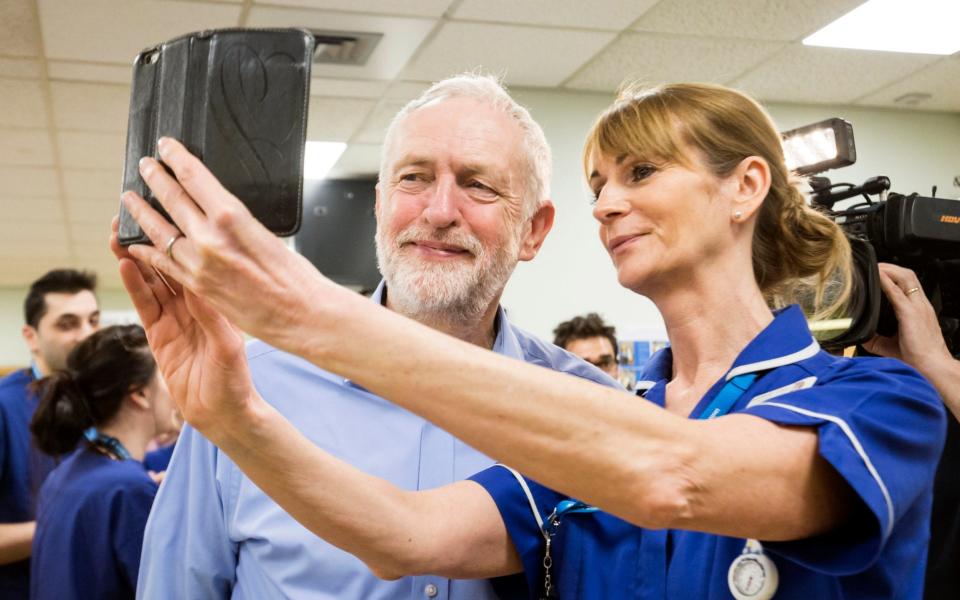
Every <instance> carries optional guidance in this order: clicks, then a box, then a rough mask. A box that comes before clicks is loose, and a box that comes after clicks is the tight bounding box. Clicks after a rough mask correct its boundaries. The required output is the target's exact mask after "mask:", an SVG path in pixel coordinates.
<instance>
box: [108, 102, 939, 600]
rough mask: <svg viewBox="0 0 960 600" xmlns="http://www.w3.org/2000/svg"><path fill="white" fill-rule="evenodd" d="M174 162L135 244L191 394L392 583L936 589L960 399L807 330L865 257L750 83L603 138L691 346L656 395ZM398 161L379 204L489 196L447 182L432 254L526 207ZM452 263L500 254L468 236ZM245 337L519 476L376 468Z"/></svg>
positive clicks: (629, 225) (294, 502)
mask: <svg viewBox="0 0 960 600" xmlns="http://www.w3.org/2000/svg"><path fill="white" fill-rule="evenodd" d="M159 154H160V157H161V159H162V160H163V161H164V163H165V165H166V166H167V167H169V168H170V169H171V171H172V173H173V176H171V175H170V174H169V173H168V171H166V170H165V169H163V168H160V165H159V163H158V162H157V161H156V160H154V159H152V158H144V159H143V160H142V161H141V173H142V174H143V175H144V177H145V179H146V181H147V183H148V184H149V185H150V187H151V188H152V190H153V192H154V194H155V195H156V197H157V198H159V199H160V201H161V203H162V204H163V206H164V208H165V209H166V211H167V212H168V213H169V214H170V215H171V216H172V217H173V219H174V221H175V224H171V223H168V222H167V221H165V220H164V219H163V218H162V217H161V216H160V214H159V213H157V212H156V211H154V210H153V209H151V208H150V207H149V205H148V204H146V203H145V202H144V201H143V199H142V198H140V197H139V196H137V195H136V194H134V193H132V192H128V193H127V194H126V195H125V196H124V199H123V201H124V203H125V204H126V206H127V207H128V208H129V209H130V211H131V213H132V214H133V215H134V217H135V218H136V219H137V220H138V221H139V222H140V224H141V225H142V226H143V228H144V230H145V231H148V232H149V235H150V237H151V239H152V242H153V246H132V247H130V248H129V249H121V248H120V247H119V246H117V245H116V242H115V240H114V244H113V247H114V252H115V253H116V254H117V256H118V257H119V259H120V269H121V275H122V277H123V280H124V284H125V285H126V287H127V289H128V291H129V292H130V295H131V297H132V298H133V300H134V304H135V305H136V307H137V310H138V311H139V314H140V315H141V318H142V319H143V322H144V324H145V327H146V328H147V330H148V331H149V332H150V340H151V344H152V347H153V350H154V352H155V354H156V355H157V356H158V357H160V359H159V360H160V368H161V370H162V371H163V373H164V376H165V378H166V379H167V381H168V383H170V386H171V392H172V395H173V396H174V398H175V400H176V402H177V403H178V405H179V406H180V407H181V409H182V410H183V412H184V416H185V417H186V419H187V420H188V421H190V422H191V423H193V424H194V426H196V428H197V429H198V430H200V431H201V432H202V433H203V434H204V435H205V436H207V437H208V438H209V439H210V440H211V441H213V442H214V443H216V444H217V445H218V446H220V447H221V448H222V449H223V450H224V451H225V452H226V453H227V454H228V455H229V456H230V457H231V458H232V459H233V460H234V461H235V462H236V464H237V465H238V466H239V467H240V468H241V469H243V470H244V471H245V472H246V473H247V475H249V476H250V478H251V479H252V480H253V481H254V482H255V483H256V484H257V485H258V486H259V487H260V488H261V489H263V490H264V491H265V492H266V493H268V494H269V495H271V496H272V497H273V498H274V499H275V500H276V501H277V502H278V503H280V504H281V505H282V506H283V507H284V508H285V509H287V510H288V511H289V512H290V513H291V514H292V515H293V516H294V517H295V518H297V519H298V520H300V521H301V522H302V523H303V524H304V525H305V526H307V527H308V528H310V529H311V530H312V531H314V532H315V533H317V534H318V535H320V536H321V537H323V538H324V539H326V540H327V541H329V542H331V543H333V544H334V545H337V546H339V547H341V548H344V549H346V550H348V551H350V552H352V553H354V554H355V555H356V556H358V557H359V558H360V559H361V560H363V561H364V562H366V563H367V564H368V565H369V566H370V567H371V569H373V571H374V572H375V573H377V574H378V575H380V576H382V577H385V578H395V577H399V576H401V575H405V574H419V573H435V574H440V575H444V576H448V577H458V578H465V577H491V576H496V575H505V574H510V573H518V572H523V573H524V574H525V576H526V580H527V586H528V593H529V597H530V598H541V597H559V598H708V599H713V598H717V599H719V598H724V599H726V598H731V597H733V598H738V599H743V598H751V599H760V598H771V597H774V595H775V596H776V598H781V599H789V598H796V599H809V598H920V597H922V591H923V590H922V588H923V573H924V566H925V563H926V547H927V541H928V539H929V530H928V525H929V518H930V503H931V485H932V481H933V474H934V471H935V469H936V464H937V458H938V456H939V453H940V449H941V447H942V445H943V439H944V427H945V413H944V409H943V406H942V403H941V401H940V399H939V398H938V396H937V393H936V392H935V391H934V389H933V388H932V387H931V386H930V385H929V384H928V383H927V382H926V380H924V379H923V377H922V376H921V375H920V374H919V373H918V372H917V371H915V370H914V369H912V368H911V367H908V366H907V365H905V364H904V363H902V362H900V361H898V360H894V359H888V358H843V357H835V356H832V355H830V354H828V353H826V352H824V351H823V350H821V348H820V346H819V345H818V343H817V341H816V339H815V338H814V337H813V336H812V335H811V333H810V330H809V329H808V327H807V318H809V317H813V318H823V317H831V316H833V315H836V314H837V313H839V312H840V309H841V308H842V307H843V306H844V305H845V304H846V302H847V301H848V299H849V297H850V293H851V292H850V289H851V273H850V272H851V262H850V246H849V243H848V242H847V239H846V237H845V236H844V234H843V233H842V231H841V230H840V229H839V227H838V226H837V225H836V224H835V223H834V222H833V221H831V220H830V219H828V218H827V217H825V216H824V215H822V214H820V213H818V212H816V211H814V210H812V209H811V208H810V207H809V206H808V205H807V204H806V202H805V200H804V197H803V196H802V194H801V193H800V191H799V190H798V188H797V187H796V185H795V182H794V181H793V178H792V176H791V174H790V172H789V171H788V169H787V167H786V165H785V162H784V156H783V150H782V147H781V142H780V137H779V134H778V133H777V130H776V128H775V127H774V125H773V123H772V121H771V120H770V118H769V116H768V115H767V114H766V113H765V112H764V110H763V109H762V108H761V107H760V106H759V105H758V104H757V103H756V102H754V101H753V100H751V99H750V98H748V97H746V96H745V95H743V94H741V93H739V92H736V91H734V90H731V89H728V88H724V87H720V86H712V85H702V84H673V85H665V86H661V87H656V88H652V89H646V90H641V89H628V90H627V91H625V92H624V93H623V95H622V96H621V97H620V98H619V99H618V100H617V101H616V102H615V103H614V104H613V105H612V106H611V107H610V108H609V109H608V110H607V111H605V112H604V113H603V114H602V115H601V116H600V117H599V119H598V121H597V122H596V124H595V125H594V127H593V129H592V130H591V132H590V134H589V136H588V139H587V144H586V149H585V152H584V158H585V166H586V174H587V178H588V180H589V184H590V187H591V189H592V190H593V193H594V196H595V203H594V208H593V215H594V217H595V218H596V219H597V221H598V222H599V225H600V239H601V242H602V243H603V245H604V246H605V248H606V249H607V251H608V253H609V254H610V257H611V259H612V261H613V264H614V266H615V268H616V271H617V277H618V280H619V282H620V284H621V285H622V286H624V287H626V288H627V289H630V290H632V291H634V292H636V293H637V294H640V295H643V296H646V297H648V298H650V299H651V300H653V302H654V303H655V304H656V305H657V307H658V308H659V310H660V312H661V313H662V315H663V318H664V321H665V323H666V328H667V333H668V335H669V340H670V344H671V345H670V347H669V348H667V349H665V350H663V351H662V352H660V353H658V354H656V355H655V356H654V357H652V359H651V361H650V363H649V365H648V366H647V367H646V371H645V373H644V374H643V375H644V376H643V377H641V380H642V381H640V382H638V386H639V388H640V390H639V391H640V394H639V395H640V396H641V398H637V397H635V396H631V395H628V394H625V393H624V392H622V391H617V390H613V389H605V388H602V387H601V386H597V385H594V384H592V383H590V382H585V381H579V380H576V379H574V378H570V377H566V376H563V375H561V374H556V373H550V372H547V371H546V370H544V369H542V368H538V367H536V366H534V365H529V364H522V363H518V362H517V361H511V360H508V359H505V358H503V357H498V356H494V355H492V354H490V353H488V352H486V351H484V350H482V349H480V348H477V347H473V346H471V345H469V344H465V343H462V342H459V341H457V340H454V339H452V338H449V337H446V336H444V335H441V334H438V333H436V332H433V331H430V330H428V329H427V328H425V327H422V326H420V325H418V324H416V323H412V322H410V321H408V320H406V319H404V318H402V317H400V316H397V315H394V314H391V313H389V312H388V311H385V310H382V309H381V308H379V307H376V306H371V305H370V303H369V302H366V301H365V300H363V299H362V298H359V297H355V296H356V294H353V293H352V292H350V291H349V290H345V289H344V288H341V287H339V286H337V285H335V284H333V283H332V282H330V281H329V280H327V279H325V278H324V277H323V276H322V275H320V274H319V273H317V272H316V271H314V270H313V269H312V268H311V267H310V265H309V264H307V263H306V261H304V260H303V259H302V258H301V257H298V256H296V255H295V254H293V253H291V252H289V251H288V250H287V249H286V248H285V247H284V246H283V244H282V243H281V242H280V241H279V240H277V239H275V238H274V237H273V236H271V235H270V234H269V233H268V232H267V231H266V230H265V229H264V228H263V227H262V226H260V225H259V224H257V223H256V222H255V221H254V220H253V219H252V218H251V217H250V215H249V213H248V212H247V211H246V209H245V208H244V207H243V206H242V204H241V203H240V202H239V201H238V200H237V199H236V198H235V197H233V196H232V195H231V194H230V193H229V192H227V191H226V190H224V189H223V188H222V187H221V186H220V185H219V184H218V182H217V181H216V180H215V179H214V178H213V176H212V175H211V174H210V173H209V171H207V170H206V169H205V168H204V167H203V165H202V164H201V163H200V162H199V161H198V160H197V159H196V158H195V157H193V156H192V155H190V154H189V152H188V151H187V150H186V149H185V148H184V147H183V146H182V145H181V144H179V143H178V142H176V141H175V140H171V139H161V140H160V143H159ZM478 164H480V166H479V167H478ZM395 175H396V181H391V182H381V186H383V187H381V188H379V189H378V192H379V193H380V194H381V195H382V194H385V193H388V192H389V193H390V194H391V195H393V194H399V195H403V196H404V197H409V198H411V199H416V200H417V201H418V202H423V203H425V204H427V205H429V203H431V202H435V200H434V199H435V198H436V197H437V196H438V194H437V190H439V189H441V188H443V190H444V191H448V190H450V189H453V190H455V191H456V190H459V189H460V188H467V189H472V188H474V187H476V186H482V187H483V188H484V189H485V190H488V191H489V193H488V195H487V197H486V199H485V201H484V202H482V203H481V202H477V201H474V200H472V199H471V198H470V196H469V195H467V194H466V193H462V194H459V195H458V194H454V195H453V196H449V195H445V196H444V197H445V198H448V200H445V201H444V202H443V203H442V206H441V205H440V203H437V205H436V206H435V210H443V211H444V214H445V215H447V216H448V219H447V224H446V226H445V227H444V228H443V229H442V230H436V231H433V230H430V231H425V232H423V233H421V235H422V236H423V239H426V240H427V241H428V242H429V243H433V242H432V241H431V240H435V239H450V238H451V236H453V235H454V234H456V235H460V234H462V233H465V225H464V224H463V221H462V219H460V218H459V215H460V214H463V213H466V212H467V211H471V212H476V211H485V210H492V209H490V207H496V206H505V207H509V206H510V205H511V202H512V201H513V199H511V198H509V197H506V196H504V195H503V194H501V193H499V192H498V188H497V184H496V181H497V180H496V178H495V177H491V176H490V173H488V172H487V170H486V169H484V168H483V166H482V163H476V162H471V161H465V162H464V163H462V164H459V165H458V166H455V167H453V168H452V169H447V168H443V169H441V168H438V167H437V166H436V165H435V164H433V163H430V162H429V161H426V162H425V161H422V160H418V157H411V158H410V160H409V161H408V162H406V163H405V164H403V165H402V168H399V169H397V170H396V173H395ZM379 201H380V202H392V201H393V198H392V197H391V198H384V197H382V196H381V197H380V198H379ZM466 233H468V232H466ZM445 236H446V237H445ZM420 243H421V242H419V241H417V240H416V239H415V240H414V241H412V242H410V244H411V245H412V246H411V248H412V249H411V250H410V251H415V250H416V246H417V245H418V244H420ZM440 258H443V259H444V260H449V261H451V263H453V262H455V261H459V262H464V263H467V264H469V263H471V262H472V261H475V260H477V257H475V256H473V255H472V253H470V252H469V251H467V250H463V249H458V248H454V247H450V246H447V247H446V250H445V252H444V253H443V255H442V256H441V257H440ZM438 260H439V259H438ZM151 267H152V268H156V269H159V270H161V271H162V272H164V273H166V274H167V275H169V276H170V277H169V279H172V280H173V283H172V287H170V288H168V287H167V286H166V285H165V284H164V283H163V282H162V281H160V279H159V278H158V277H156V276H155V275H153V273H152V270H151ZM558 285H560V284H558ZM172 292H177V293H176V294H174V293H172ZM904 292H905V293H909V290H904ZM545 301H549V299H545ZM234 325H236V326H237V327H239V328H242V329H243V330H245V331H247V332H248V333H250V334H251V335H255V336H257V337H259V338H261V339H264V340H265V341H268V342H269V343H271V344H272V345H274V346H276V347H278V348H281V349H283V350H286V351H288V352H291V353H295V354H298V355H300V356H303V357H304V358H306V359H307V360H310V361H312V362H314V363H315V364H317V365H319V366H320V367H322V368H324V369H327V370H329V371H333V372H335V373H338V374H340V375H341V376H343V377H346V378H348V379H349V380H351V381H352V382H354V383H355V384H357V385H362V386H363V387H364V388H366V389H368V390H370V391H371V392H373V393H376V394H378V395H381V396H383V397H385V398H389V399H390V400H392V401H394V402H396V403H397V404H399V405H401V406H403V407H405V408H407V409H409V410H411V411H413V412H415V413H417V414H420V415H422V416H424V417H426V418H427V419H430V420H431V421H433V422H434V423H436V424H437V425H438V426H440V427H443V428H444V429H446V430H448V431H450V432H452V433H453V434H454V435H456V436H457V437H459V438H461V439H462V440H464V441H465V442H466V443H468V444H470V445H472V446H473V447H475V448H477V449H478V450H480V451H482V452H485V453H488V454H489V455H491V456H493V457H494V458H496V459H498V460H500V461H501V462H502V463H503V464H504V465H509V466H510V467H509V468H508V467H506V466H500V465H497V466H493V467H491V468H490V469H488V470H487V471H484V472H482V473H479V474H477V475H476V476H475V477H474V478H473V480H472V481H466V482H459V483H455V484H452V485H449V486H446V487H442V488H438V489H434V490H428V491H421V492H410V491H405V490H401V489H398V488H396V487H395V486H393V485H390V484H388V483H386V482H384V481H382V480H378V479H376V478H374V477H371V476H368V475H365V474H363V473H361V472H359V471H357V470H356V469H353V468H352V467H350V466H348V465H346V464H344V463H342V462H340V461H338V460H336V459H335V458H333V457H331V456H329V455H328V454H326V453H325V452H324V451H323V450H322V449H320V448H318V447H316V446H314V445H312V444H311V443H310V442H309V441H308V440H307V439H306V438H304V437H303V436H302V435H300V434H299V433H298V432H297V431H296V429H295V428H294V427H293V426H291V425H290V423H289V422H287V421H286V420H285V419H284V418H283V416H282V415H280V414H279V413H278V412H277V411H276V410H274V409H272V408H270V406H269V405H267V404H266V403H265V402H264V401H263V400H262V398H260V397H259V395H258V394H257V392H256V390H255V388H254V387H253V386H252V384H251V383H250V376H249V371H248V369H247V366H246V362H245V358H244V352H243V337H242V336H241V335H239V333H237V330H236V329H235V328H234ZM344 340H349V343H344ZM197 372H202V373H203V377H202V378H197V377H195V376H194V375H193V374H195V373H197ZM316 410H318V411H323V405H322V403H318V404H317V407H316ZM372 443H374V442H372Z"/></svg>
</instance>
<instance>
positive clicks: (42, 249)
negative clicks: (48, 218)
mask: <svg viewBox="0 0 960 600" xmlns="http://www.w3.org/2000/svg"><path fill="white" fill-rule="evenodd" d="M21 227H23V226H22V225H21ZM32 229H34V231H36V228H32ZM25 256H29V257H30V258H31V259H50V260H57V261H60V262H61V263H62V262H63V261H66V260H69V258H70V244H69V243H68V242H67V240H66V238H58V239H52V240H36V239H21V240H16V241H8V240H4V241H0V264H2V263H3V262H5V261H4V260H3V259H4V258H10V259H15V260H18V261H19V260H22V259H23V257H25ZM58 266H59V267H62V266H64V265H63V264H60V265H53V267H48V268H47V269H44V270H40V271H35V272H34V276H33V278H32V279H36V278H37V277H39V276H40V275H42V274H43V273H44V271H46V270H48V269H49V268H55V267H58ZM5 270H6V268H4V269H0V272H2V271H5ZM32 279H31V281H32Z"/></svg>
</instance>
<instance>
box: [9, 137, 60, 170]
mask: <svg viewBox="0 0 960 600" xmlns="http://www.w3.org/2000/svg"><path fill="white" fill-rule="evenodd" d="M0 164H4V165H17V166H38V167H43V166H52V165H53V148H52V147H51V145H50V135H49V134H48V133H47V131H46V130H45V129H0Z"/></svg>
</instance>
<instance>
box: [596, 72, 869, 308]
mask: <svg viewBox="0 0 960 600" xmlns="http://www.w3.org/2000/svg"><path fill="white" fill-rule="evenodd" d="M690 148H693V149H695V150H696V151H698V152H699V153H700V155H701V157H702V158H703V160H704V161H705V162H706V164H707V165H708V166H709V167H710V169H711V170H712V171H713V173H714V175H716V176H717V177H726V176H728V175H730V173H732V172H733V170H734V169H735V168H736V167H737V165H739V164H740V162H741V161H743V159H745V158H747V157H749V156H759V157H761V158H763V159H764V160H765V161H766V162H767V164H768V165H769V167H770V175H771V182H770V191H769V192H768V193H767V197H766V198H765V199H764V201H763V204H762V205H761V207H760V210H759V213H758V216H757V224H756V229H755V230H754V235H753V273H754V276H755V277H756V280H757V283H758V284H759V286H760V291H761V292H762V293H763V295H764V298H765V299H766V301H767V304H768V305H769V306H770V307H771V308H779V307H783V306H786V305H788V304H793V303H799V304H800V305H801V306H802V307H803V309H804V310H805V311H806V313H807V314H808V316H810V317H811V318H814V319H819V318H829V317H832V316H835V315H837V314H838V313H840V312H841V311H842V310H843V308H844V307H845V306H846V303H847V300H848V298H849V297H850V290H851V284H852V281H851V280H852V265H851V258H850V243H849V242H848V240H847V238H846V235H844V233H843V231H842V230H841V229H840V228H839V227H838V226H837V224H836V223H834V222H833V221H832V220H830V219H829V218H828V217H827V216H826V215H824V214H822V213H820V212H818V211H817V210H814V209H813V208H811V207H810V206H809V205H808V204H807V202H806V200H805V199H804V197H803V194H802V193H801V192H800V189H799V187H798V185H799V184H801V183H802V181H801V180H800V179H799V178H798V177H796V176H795V175H793V174H792V173H790V172H789V171H788V170H787V166H786V163H785V162H784V157H783V146H782V144H781V141H780V135H779V133H778V132H777V129H776V127H775V126H774V124H773V121H772V120H771V119H770V116H769V115H768V114H767V112H766V111H765V110H764V109H763V108H762V107H761V106H760V105H759V104H758V103H757V102H755V101H754V100H752V99H751V98H749V97H747V96H746V95H744V94H742V93H740V92H737V91H735V90H732V89H729V88H725V87H722V86H718V85H709V84H698V83H676V84H669V85H661V86H657V87H653V88H646V89H643V88H639V87H637V86H630V87H627V88H626V89H624V91H622V92H621V93H620V94H619V96H618V98H617V101H616V102H615V103H614V104H613V106H611V107H610V108H608V109H607V110H606V111H605V112H604V113H603V114H602V115H600V117H599V118H598V119H597V122H596V123H595V124H594V126H593V128H592V129H591V131H590V133H589V134H588V135H587V142H586V146H585V147H584V166H585V168H586V171H587V173H588V174H589V173H590V172H591V170H592V160H593V157H594V156H596V155H598V154H600V155H605V156H613V157H618V156H622V155H629V156H634V157H637V158H640V159H642V160H644V159H646V160H654V161H657V160H659V161H666V162H673V163H680V164H689V162H690V150H689V149H690Z"/></svg>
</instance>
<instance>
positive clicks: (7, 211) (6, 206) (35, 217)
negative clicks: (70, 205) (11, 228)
mask: <svg viewBox="0 0 960 600" xmlns="http://www.w3.org/2000/svg"><path fill="white" fill-rule="evenodd" d="M3 218H4V219H5V220H7V221H10V222H20V223H24V222H33V221H63V218H64V214H63V206H62V205H61V204H60V199H59V198H57V197H45V198H44V197H35V198H22V197H17V196H14V197H11V196H8V195H4V198H3Z"/></svg>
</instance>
